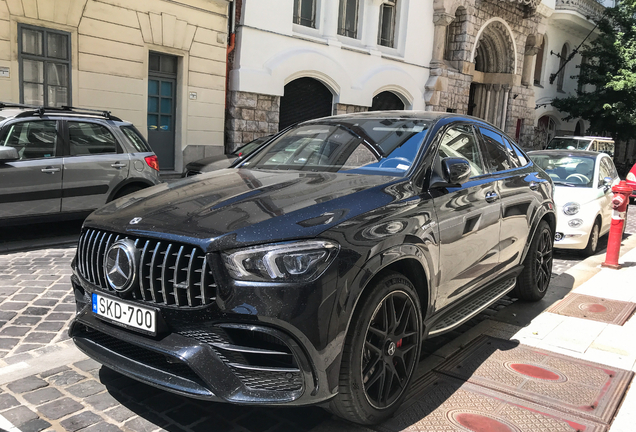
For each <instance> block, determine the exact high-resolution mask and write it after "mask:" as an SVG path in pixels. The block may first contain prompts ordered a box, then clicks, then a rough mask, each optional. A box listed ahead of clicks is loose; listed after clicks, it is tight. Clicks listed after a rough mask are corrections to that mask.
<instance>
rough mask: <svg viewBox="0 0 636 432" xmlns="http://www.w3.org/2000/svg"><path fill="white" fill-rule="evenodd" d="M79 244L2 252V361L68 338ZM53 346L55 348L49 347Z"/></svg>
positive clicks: (38, 351)
mask: <svg viewBox="0 0 636 432" xmlns="http://www.w3.org/2000/svg"><path fill="white" fill-rule="evenodd" d="M74 254H75V248H74V247H68V246H67V247H62V248H51V249H43V250H37V251H30V252H22V253H13V254H6V255H0V365H3V363H4V364H11V363H15V362H17V361H23V360H24V359H28V358H32V357H33V356H37V355H40V354H43V353H45V352H48V350H47V347H51V346H53V345H55V344H56V343H58V342H61V341H64V340H66V339H68V337H67V336H66V332H65V331H64V329H65V328H67V327H68V323H69V322H70V320H71V318H72V317H73V315H74V312H75V304H74V300H73V296H72V295H71V293H70V274H71V268H70V263H71V260H72V258H73V255H74ZM49 350H50V348H49Z"/></svg>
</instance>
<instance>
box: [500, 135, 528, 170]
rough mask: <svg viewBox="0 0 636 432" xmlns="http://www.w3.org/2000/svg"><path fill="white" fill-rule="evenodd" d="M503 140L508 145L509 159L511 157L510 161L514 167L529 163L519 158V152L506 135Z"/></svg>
mask: <svg viewBox="0 0 636 432" xmlns="http://www.w3.org/2000/svg"><path fill="white" fill-rule="evenodd" d="M503 141H504V144H505V145H506V151H508V159H510V163H511V164H512V167H513V168H518V167H521V166H524V165H526V164H527V163H528V162H527V161H526V162H525V163H524V162H522V161H521V159H520V158H519V152H518V151H517V149H515V148H514V146H513V145H512V143H511V142H510V141H508V140H507V139H506V137H504V139H503Z"/></svg>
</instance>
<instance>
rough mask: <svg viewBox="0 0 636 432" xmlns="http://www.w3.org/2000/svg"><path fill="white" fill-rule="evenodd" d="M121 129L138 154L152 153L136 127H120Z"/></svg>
mask: <svg viewBox="0 0 636 432" xmlns="http://www.w3.org/2000/svg"><path fill="white" fill-rule="evenodd" d="M120 129H121V131H122V132H123V133H124V135H126V138H128V141H130V143H131V144H132V145H133V147H135V149H136V150H137V151H138V152H141V153H150V152H152V149H151V148H150V146H149V145H148V143H147V142H146V140H145V139H144V137H142V136H141V134H140V133H139V131H138V130H137V129H136V128H135V127H134V126H122V127H120Z"/></svg>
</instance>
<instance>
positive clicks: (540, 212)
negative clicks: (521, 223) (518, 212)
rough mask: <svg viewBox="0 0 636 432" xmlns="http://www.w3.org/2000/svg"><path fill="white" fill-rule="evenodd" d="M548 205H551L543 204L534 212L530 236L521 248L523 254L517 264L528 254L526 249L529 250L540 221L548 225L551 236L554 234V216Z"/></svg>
mask: <svg viewBox="0 0 636 432" xmlns="http://www.w3.org/2000/svg"><path fill="white" fill-rule="evenodd" d="M550 204H551V203H548V202H544V203H543V205H541V206H540V207H539V208H538V209H537V211H536V212H535V214H534V217H533V218H532V225H531V228H530V233H531V234H532V235H529V236H528V239H527V240H526V244H525V246H524V248H523V254H522V256H521V260H520V261H519V262H523V261H524V260H525V259H526V255H527V254H528V249H529V248H530V245H531V244H532V240H533V239H534V236H535V235H536V234H537V228H539V223H541V221H542V220H545V221H546V222H547V223H548V225H549V226H550V229H551V230H552V234H553V235H554V233H555V232H556V214H555V212H554V210H553V209H551V208H550ZM552 206H553V204H552Z"/></svg>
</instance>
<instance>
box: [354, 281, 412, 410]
mask: <svg viewBox="0 0 636 432" xmlns="http://www.w3.org/2000/svg"><path fill="white" fill-rule="evenodd" d="M418 331H419V328H418V323H417V314H416V312H415V304H414V303H413V300H412V299H411V298H410V297H409V296H408V294H407V293H405V292H404V291H393V292H392V293H390V294H388V295H387V296H386V297H385V298H384V299H382V301H381V302H380V304H379V305H378V307H377V308H376V310H375V312H374V313H373V317H372V318H371V321H370V322H369V326H368V327H367V331H366V336H365V338H364V339H365V340H364V349H363V350H362V383H363V384H364V392H365V395H366V397H367V400H368V401H369V403H370V404H371V405H372V406H373V407H374V408H378V409H382V408H386V407H389V406H391V405H392V404H393V403H394V402H395V401H396V400H397V399H398V398H399V397H400V396H401V395H402V392H403V391H404V389H405V388H406V384H407V382H408V379H409V378H410V376H411V372H412V370H413V367H414V366H415V363H416V362H417V358H416V357H415V355H414V354H415V352H416V351H417V350H416V349H415V348H416V346H415V343H416V342H417V339H418V338H417V337H416V334H417V333H418Z"/></svg>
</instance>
